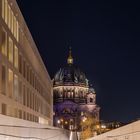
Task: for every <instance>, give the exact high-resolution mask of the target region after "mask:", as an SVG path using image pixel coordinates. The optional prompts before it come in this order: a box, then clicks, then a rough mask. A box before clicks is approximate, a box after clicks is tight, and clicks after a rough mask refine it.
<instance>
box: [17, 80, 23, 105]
mask: <svg viewBox="0 0 140 140" xmlns="http://www.w3.org/2000/svg"><path fill="white" fill-rule="evenodd" d="M18 98H19V99H18V100H19V102H20V103H22V82H21V81H19V97H18Z"/></svg>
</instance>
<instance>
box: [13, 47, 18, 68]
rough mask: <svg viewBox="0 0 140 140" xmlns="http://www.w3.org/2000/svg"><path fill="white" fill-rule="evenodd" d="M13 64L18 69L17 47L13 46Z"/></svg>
mask: <svg viewBox="0 0 140 140" xmlns="http://www.w3.org/2000/svg"><path fill="white" fill-rule="evenodd" d="M14 66H15V67H16V68H17V69H18V48H17V46H16V45H15V46H14Z"/></svg>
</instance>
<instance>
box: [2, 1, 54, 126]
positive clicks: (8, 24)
mask: <svg viewBox="0 0 140 140" xmlns="http://www.w3.org/2000/svg"><path fill="white" fill-rule="evenodd" d="M52 98H53V95H52V83H51V79H50V77H49V74H48V72H47V70H46V68H45V65H44V63H43V61H42V59H41V57H40V54H39V52H38V50H37V47H36V45H35V43H34V41H33V39H32V36H31V34H30V32H29V30H28V27H27V26H26V23H25V21H24V18H23V16H22V14H21V12H20V9H19V7H18V5H17V3H16V0H0V113H1V114H3V115H7V116H11V117H16V118H20V119H24V120H28V121H33V122H38V123H45V124H49V125H52V108H53V100H52Z"/></svg>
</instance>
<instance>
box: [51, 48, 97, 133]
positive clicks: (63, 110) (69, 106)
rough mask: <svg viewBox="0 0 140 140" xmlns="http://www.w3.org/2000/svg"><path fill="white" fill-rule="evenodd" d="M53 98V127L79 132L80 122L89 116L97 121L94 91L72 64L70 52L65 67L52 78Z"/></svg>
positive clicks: (83, 75)
mask: <svg viewBox="0 0 140 140" xmlns="http://www.w3.org/2000/svg"><path fill="white" fill-rule="evenodd" d="M53 96H54V125H55V126H57V127H61V128H66V129H70V130H80V122H81V121H82V120H83V118H84V117H88V115H89V114H90V115H92V117H93V118H94V119H96V120H97V121H98V120H99V110H100V108H99V107H98V106H97V105H96V94H95V91H94V89H93V88H89V84H88V80H87V78H86V76H85V74H84V73H83V72H82V71H81V70H80V69H79V68H78V67H76V66H75V65H74V64H73V58H72V54H71V50H70V52H69V56H68V59H67V65H66V66H65V67H64V68H60V70H59V71H58V72H57V73H56V74H55V76H54V79H53Z"/></svg>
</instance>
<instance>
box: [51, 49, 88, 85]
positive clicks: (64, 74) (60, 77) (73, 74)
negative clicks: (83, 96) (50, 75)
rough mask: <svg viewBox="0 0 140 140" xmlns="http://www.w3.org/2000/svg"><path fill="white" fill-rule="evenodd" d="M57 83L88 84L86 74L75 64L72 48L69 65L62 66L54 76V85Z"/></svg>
mask: <svg viewBox="0 0 140 140" xmlns="http://www.w3.org/2000/svg"><path fill="white" fill-rule="evenodd" d="M57 85H81V86H88V80H87V78H86V76H85V74H84V73H83V72H82V71H81V70H80V69H79V68H78V67H76V66H75V65H74V64H73V58H72V55H71V50H70V52H69V57H68V59H67V65H66V66H65V67H63V68H60V69H59V71H58V72H57V73H56V74H55V76H54V86H57Z"/></svg>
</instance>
